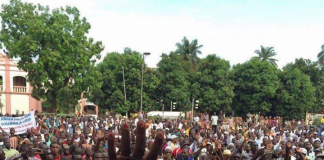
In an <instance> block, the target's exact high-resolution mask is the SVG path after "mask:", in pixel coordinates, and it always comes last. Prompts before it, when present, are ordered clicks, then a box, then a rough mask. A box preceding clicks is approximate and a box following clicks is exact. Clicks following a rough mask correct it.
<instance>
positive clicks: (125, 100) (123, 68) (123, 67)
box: [122, 66, 127, 104]
mask: <svg viewBox="0 0 324 160" xmlns="http://www.w3.org/2000/svg"><path fill="white" fill-rule="evenodd" d="M122 68H123V82H124V96H125V104H126V100H127V99H126V83H125V71H124V66H123V67H122Z"/></svg>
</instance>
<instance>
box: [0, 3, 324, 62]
mask: <svg viewBox="0 0 324 160" xmlns="http://www.w3.org/2000/svg"><path fill="white" fill-rule="evenodd" d="M24 1H28V2H33V3H41V4H43V5H49V6H50V7H51V8H54V7H59V6H65V5H71V6H76V7H77V8H79V10H80V11H81V14H82V15H83V16H85V17H86V18H87V19H88V21H89V22H90V23H91V25H92V29H91V30H90V36H91V37H93V38H94V39H95V40H101V41H103V44H104V45H105V47H106V48H105V51H104V52H103V53H102V55H103V56H104V55H105V54H106V52H112V51H119V52H122V51H123V49H124V48H125V47H130V48H132V49H134V50H137V51H140V52H151V55H150V56H148V57H147V58H146V62H147V63H148V65H149V66H151V67H154V66H155V65H156V64H157V63H158V62H159V60H160V55H161V54H162V53H169V52H170V51H171V50H175V49H176V48H175V43H177V42H180V41H181V39H182V38H183V37H184V36H187V37H188V38H189V39H191V40H192V39H194V38H197V39H198V41H199V43H200V44H202V45H204V47H203V49H202V52H203V55H202V56H201V57H205V56H206V55H207V54H211V53H216V54H217V55H218V56H220V57H222V58H224V59H227V60H229V61H230V62H231V64H236V63H242V62H245V61H246V60H249V59H250V58H251V57H252V56H255V54H254V51H255V50H256V49H259V48H260V45H264V46H273V47H274V49H275V51H276V52H277V53H278V56H277V57H276V58H277V59H278V60H279V66H280V67H282V66H283V65H285V64H287V63H288V62H292V61H294V59H295V58H300V57H303V58H309V59H312V60H316V56H317V54H318V52H319V51H320V50H321V45H322V44H323V43H324V41H323V37H324V30H323V26H307V25H305V26H293V25H292V26H285V27H282V26H281V27H279V26H266V25H263V26H245V25H242V22H243V21H244V19H237V20H235V22H234V24H233V25H232V26H223V25H216V23H214V22H212V21H204V20H200V19H195V18H194V17H185V15H184V14H181V16H178V15H175V16H171V17H168V16H163V15H159V16H157V15H154V14H152V15H149V14H147V15H140V14H136V13H132V11H129V12H125V13H123V12H113V11H110V10H104V9H99V8H100V5H101V3H111V2H112V1H111V0H107V1H104V2H103V1H94V0H55V1H52V0H33V1H32V0H24ZM8 2H9V0H8ZM0 4H1V2H0ZM123 4H125V5H127V4H129V1H128V0H125V1H123ZM101 8H102V7H101ZM186 11H187V10H186V9H184V10H183V12H186ZM194 11H195V10H194ZM198 11H199V10H196V11H195V12H198ZM215 19H216V18H215ZM217 24H221V23H220V22H217Z"/></svg>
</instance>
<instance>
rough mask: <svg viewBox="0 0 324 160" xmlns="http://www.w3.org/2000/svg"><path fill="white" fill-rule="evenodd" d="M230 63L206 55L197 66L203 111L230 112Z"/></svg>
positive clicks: (231, 90) (214, 56)
mask: <svg viewBox="0 0 324 160" xmlns="http://www.w3.org/2000/svg"><path fill="white" fill-rule="evenodd" d="M230 68H231V66H230V63H229V62H228V61H226V60H224V59H221V58H219V57H217V56H216V55H208V56H207V57H206V58H204V59H202V60H201V61H200V63H199V65H198V68H197V69H198V73H197V76H198V77H199V78H197V80H198V83H199V87H198V88H199V91H198V94H199V97H200V98H199V100H200V106H203V108H202V110H204V111H209V112H211V111H220V110H222V111H230V106H231V104H232V99H233V98H234V91H233V90H234V83H233V80H232V79H231V77H230Z"/></svg>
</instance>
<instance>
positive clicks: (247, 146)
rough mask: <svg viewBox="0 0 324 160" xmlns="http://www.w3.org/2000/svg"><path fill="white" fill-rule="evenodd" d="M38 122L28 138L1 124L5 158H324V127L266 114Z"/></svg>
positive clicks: (0, 153)
mask: <svg viewBox="0 0 324 160" xmlns="http://www.w3.org/2000/svg"><path fill="white" fill-rule="evenodd" d="M7 116H8V115H7ZM144 117H145V116H144ZM35 119H36V127H34V128H30V129H28V130H27V131H26V133H25V134H20V135H17V134H15V129H14V128H11V129H10V131H9V132H6V131H4V130H3V129H2V128H1V126H0V132H1V133H0V160H5V159H6V160H7V159H8V160H36V159H43V160H79V159H80V160H81V159H86V160H106V159H109V160H116V159H121V160H122V159H125V160H126V159H134V160H138V159H144V160H154V159H159V160H175V159H176V160H194V159H195V160H196V159H198V160H232V159H235V160H240V159H242V160H263V159H267V160H268V159H278V160H295V159H297V160H308V159H309V160H315V159H316V160H320V159H324V155H323V154H322V152H323V151H322V150H323V149H324V132H323V130H322V129H321V128H318V127H315V126H313V125H308V124H305V122H304V121H302V120H300V121H298V120H292V121H285V122H284V121H283V119H282V118H280V117H267V116H261V115H260V114H256V115H253V116H249V117H247V118H244V119H243V118H240V117H232V116H228V117H225V115H224V114H223V113H221V112H219V113H218V114H216V113H212V114H207V113H196V114H195V116H194V118H192V119H191V118H184V117H180V116H179V118H177V119H163V118H162V117H153V118H147V117H145V118H144V119H142V118H139V116H135V117H133V118H126V117H122V116H120V117H116V116H115V115H114V114H110V115H106V116H103V117H93V116H56V115H46V114H36V116H35Z"/></svg>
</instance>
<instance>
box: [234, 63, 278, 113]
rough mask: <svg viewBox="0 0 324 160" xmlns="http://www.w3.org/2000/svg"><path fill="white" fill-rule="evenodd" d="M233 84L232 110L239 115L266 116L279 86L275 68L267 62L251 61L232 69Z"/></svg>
mask: <svg viewBox="0 0 324 160" xmlns="http://www.w3.org/2000/svg"><path fill="white" fill-rule="evenodd" d="M233 71H234V72H233V79H234V82H235V88H234V93H235V97H234V101H233V108H234V109H235V111H236V113H237V114H239V115H245V114H247V113H249V112H250V113H258V112H261V114H267V113H269V111H270V109H271V107H272V103H271V101H272V99H273V98H274V97H275V94H276V90H277V88H278V86H279V80H278V75H277V72H278V70H277V68H276V67H275V66H273V65H271V64H269V63H268V62H265V61H260V60H258V59H251V60H250V61H248V62H245V63H243V64H238V65H236V66H234V68H233Z"/></svg>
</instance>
